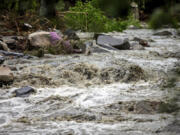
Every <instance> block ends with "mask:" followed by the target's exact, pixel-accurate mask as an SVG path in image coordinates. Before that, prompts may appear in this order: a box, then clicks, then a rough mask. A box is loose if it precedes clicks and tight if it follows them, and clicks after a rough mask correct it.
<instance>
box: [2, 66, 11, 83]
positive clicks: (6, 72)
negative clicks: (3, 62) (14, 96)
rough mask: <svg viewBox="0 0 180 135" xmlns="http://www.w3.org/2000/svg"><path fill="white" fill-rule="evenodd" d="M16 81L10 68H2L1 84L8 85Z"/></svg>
mask: <svg viewBox="0 0 180 135" xmlns="http://www.w3.org/2000/svg"><path fill="white" fill-rule="evenodd" d="M13 80H14V76H13V73H12V72H11V69H10V68H9V67H4V66H0V82H3V83H8V82H11V81H13Z"/></svg>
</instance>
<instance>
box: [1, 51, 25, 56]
mask: <svg viewBox="0 0 180 135" xmlns="http://www.w3.org/2000/svg"><path fill="white" fill-rule="evenodd" d="M0 54H3V55H4V56H15V57H24V56H25V55H24V54H23V53H17V52H7V51H3V50H0Z"/></svg>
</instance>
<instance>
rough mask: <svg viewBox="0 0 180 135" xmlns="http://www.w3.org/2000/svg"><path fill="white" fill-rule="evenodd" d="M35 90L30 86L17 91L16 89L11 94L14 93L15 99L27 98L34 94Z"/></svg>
mask: <svg viewBox="0 0 180 135" xmlns="http://www.w3.org/2000/svg"><path fill="white" fill-rule="evenodd" d="M34 92H35V89H34V88H32V87H30V86H25V87H22V88H19V89H16V90H15V91H14V92H13V93H15V96H16V97H22V96H28V95H29V94H31V93H34Z"/></svg>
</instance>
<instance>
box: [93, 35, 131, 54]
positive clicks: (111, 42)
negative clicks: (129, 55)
mask: <svg viewBox="0 0 180 135" xmlns="http://www.w3.org/2000/svg"><path fill="white" fill-rule="evenodd" d="M96 42H97V44H98V45H100V46H101V47H104V48H107V49H110V50H117V49H118V50H129V49H130V44H129V41H128V40H127V39H119V38H114V37H112V36H108V35H100V36H98V37H97V41H96Z"/></svg>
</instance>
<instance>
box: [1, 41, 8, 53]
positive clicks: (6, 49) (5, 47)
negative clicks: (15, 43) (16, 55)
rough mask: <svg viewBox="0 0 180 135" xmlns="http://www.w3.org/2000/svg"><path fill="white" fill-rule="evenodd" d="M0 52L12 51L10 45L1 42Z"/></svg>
mask: <svg viewBox="0 0 180 135" xmlns="http://www.w3.org/2000/svg"><path fill="white" fill-rule="evenodd" d="M0 50H5V51H10V49H9V48H8V45H7V44H6V43H4V42H3V41H0Z"/></svg>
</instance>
